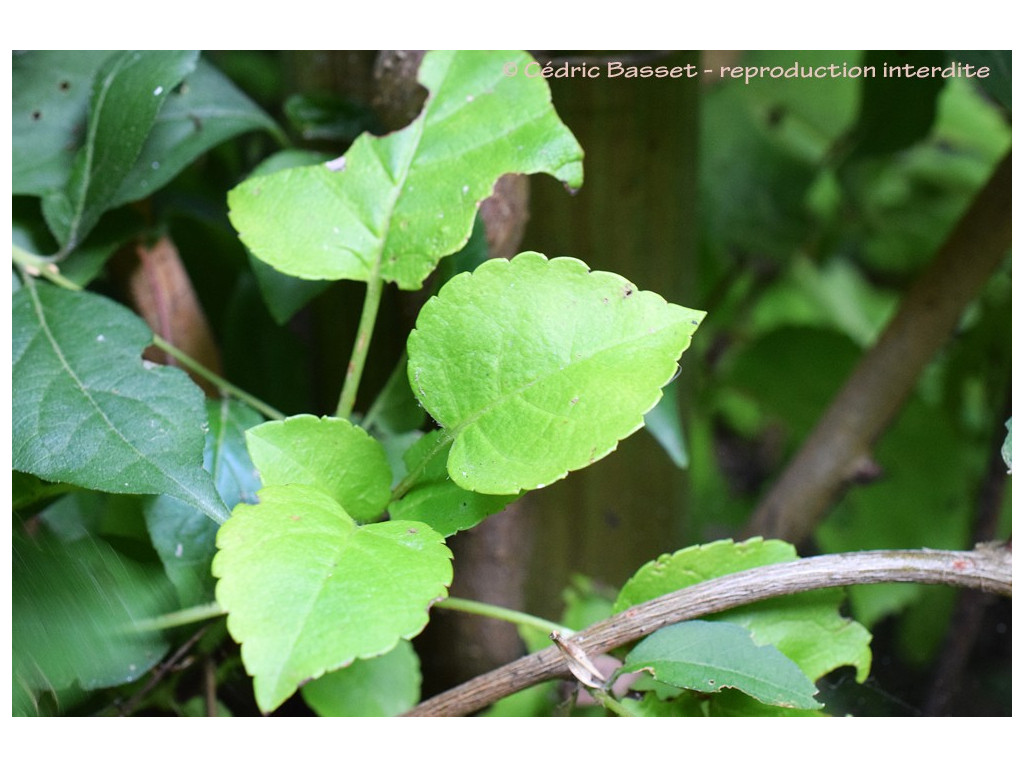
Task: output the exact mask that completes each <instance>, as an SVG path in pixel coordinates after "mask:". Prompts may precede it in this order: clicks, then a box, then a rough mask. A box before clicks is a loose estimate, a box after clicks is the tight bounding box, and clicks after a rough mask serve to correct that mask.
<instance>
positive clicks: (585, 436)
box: [408, 252, 704, 494]
mask: <svg viewBox="0 0 1024 768" xmlns="http://www.w3.org/2000/svg"><path fill="white" fill-rule="evenodd" d="M703 317H704V313H703V312H700V311H697V310H692V309H686V308H685V307H680V306H677V305H675V304H669V303H668V302H666V301H665V300H664V299H663V298H662V297H661V296H658V295H657V294H655V293H651V292H648V291H639V290H637V288H636V286H634V285H633V284H632V283H630V282H629V281H627V280H626V279H624V278H622V277H620V276H618V275H615V274H612V273H610V272H591V271H590V270H589V269H588V267H587V265H586V264H584V263H583V262H581V261H578V260H576V259H570V258H558V259H552V260H550V261H549V260H548V259H547V258H546V257H544V256H543V255H541V254H539V253H533V252H527V253H522V254H519V255H518V256H517V257H515V258H514V259H512V260H511V261H505V260H501V259H493V260H490V261H487V262H485V263H484V264H483V265H481V266H480V267H479V268H477V270H476V271H475V272H473V273H471V274H470V273H463V274H460V275H457V276H456V277H454V278H453V279H452V280H450V281H449V282H448V283H446V284H445V286H444V287H443V288H442V289H441V291H440V292H439V294H438V295H437V296H435V297H433V298H431V299H430V300H429V301H428V302H427V303H426V304H425V305H424V307H423V309H422V311H421V312H420V315H419V318H418V319H417V323H416V329H415V330H414V331H413V332H412V333H411V334H410V337H409V344H408V349H409V381H410V384H411V386H412V388H413V392H414V393H416V395H417V397H418V399H419V400H420V403H421V404H422V405H423V407H424V408H426V410H427V411H428V412H429V413H430V415H431V416H433V418H434V419H435V420H436V421H437V422H438V423H439V424H440V425H441V426H442V427H444V429H445V430H446V435H447V439H449V440H451V441H453V443H452V447H451V452H450V453H449V456H448V474H449V475H450V476H451V478H452V480H454V481H455V482H456V483H457V484H458V485H460V486H461V487H463V488H466V489H468V490H471V491H477V492H479V493H491V494H516V493H519V492H520V490H531V489H534V488H541V487H543V486H545V485H547V484H550V483H552V482H554V481H555V480H558V479H560V478H562V477H565V475H566V474H568V472H570V471H572V470H574V469H579V468H581V467H585V466H587V465H589V464H593V463H594V462H596V461H597V460H598V459H600V458H602V457H603V456H605V455H607V454H608V453H610V452H611V451H613V450H614V449H615V447H616V446H617V444H618V441H619V440H622V439H623V438H625V437H627V436H628V435H630V434H632V433H633V432H635V431H636V430H637V429H639V428H640V427H642V426H643V424H644V414H645V413H647V412H648V411H649V410H650V409H651V408H653V407H654V405H655V404H656V403H657V402H658V400H659V399H660V398H661V394H662V389H661V388H662V387H663V386H664V385H665V384H666V383H668V381H670V380H671V379H672V377H673V376H674V375H675V373H676V361H677V360H678V359H679V357H680V355H682V353H683V351H684V350H685V349H686V348H687V347H688V346H689V344H690V337H691V336H692V334H693V332H694V331H695V330H696V328H697V326H698V325H699V323H700V321H701V319H702V318H703Z"/></svg>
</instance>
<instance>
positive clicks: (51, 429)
mask: <svg viewBox="0 0 1024 768" xmlns="http://www.w3.org/2000/svg"><path fill="white" fill-rule="evenodd" d="M11 303H12V305H13V306H12V313H11V314H12V320H13V336H12V351H13V363H14V368H13V372H12V380H13V385H14V386H13V402H12V413H13V417H14V418H13V424H12V433H13V434H12V448H13V450H12V454H13V455H12V458H13V469H16V470H19V471H21V472H30V473H32V474H34V475H36V476H38V477H41V478H42V479H44V480H49V481H51V482H66V483H72V484H74V485H78V486H81V487H83V488H91V489H93V490H97V491H107V492H108V493H131V494H159V493H166V494H168V495H170V496H174V497H175V498H178V499H181V500H182V501H183V502H185V503H186V504H188V505H190V506H191V507H194V508H197V509H200V510H202V511H203V512H204V513H205V514H206V515H207V516H208V517H210V518H211V519H213V520H214V521H215V522H217V523H220V522H223V521H224V520H225V519H226V518H227V508H226V507H225V506H224V503H223V502H222V501H221V499H220V496H219V495H218V494H217V489H216V488H215V487H214V483H213V478H212V477H211V476H210V475H209V474H208V473H207V472H205V471H204V470H203V466H202V463H203V445H204V442H205V438H204V434H203V425H204V423H205V422H206V409H205V407H204V405H203V395H202V391H201V390H200V389H199V388H198V387H197V386H196V385H195V384H193V383H192V382H191V381H190V380H189V378H188V376H187V375H185V372H184V371H181V370H179V369H177V368H170V367H166V366H156V365H153V364H151V363H146V362H144V361H143V360H142V351H143V349H144V348H145V347H146V346H147V345H148V344H149V343H150V342H151V341H152V339H153V333H152V331H150V329H149V328H148V327H147V326H146V324H145V323H144V322H143V321H142V320H140V319H139V318H138V317H137V316H136V315H134V314H133V313H132V312H130V311H129V310H127V309H125V308H124V307H122V306H120V305H119V304H116V303H114V302H112V301H110V300H109V299H106V298H103V297H102V296H98V295H95V294H91V293H84V292H82V293H73V292H69V291H63V290H60V289H57V288H53V287H51V286H48V285H42V284H36V283H35V282H34V281H29V282H27V283H26V284H25V287H24V288H22V289H21V290H20V291H18V292H16V293H15V294H14V296H13V297H12V300H11Z"/></svg>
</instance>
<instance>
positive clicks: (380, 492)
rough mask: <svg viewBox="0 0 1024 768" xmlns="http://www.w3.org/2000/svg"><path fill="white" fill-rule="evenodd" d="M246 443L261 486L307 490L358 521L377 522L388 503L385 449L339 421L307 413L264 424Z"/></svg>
mask: <svg viewBox="0 0 1024 768" xmlns="http://www.w3.org/2000/svg"><path fill="white" fill-rule="evenodd" d="M245 440H246V444H247V445H248V446H249V455H250V456H252V461H253V464H255V465H256V469H257V470H259V473H260V476H261V477H262V479H263V484H264V485H266V486H271V485H289V484H293V483H297V484H299V485H308V486H311V487H313V488H316V489H318V490H320V491H322V492H323V493H326V494H327V495H328V496H330V497H331V498H332V499H334V500H335V501H336V502H338V504H340V505H341V506H342V507H343V508H344V509H345V511H346V512H347V513H348V514H349V515H351V516H352V517H353V518H354V519H356V520H358V521H360V522H362V521H366V520H373V519H374V518H376V517H379V516H380V514H381V512H383V511H384V508H385V507H386V506H387V503H388V501H389V500H390V499H391V466H390V465H389V464H388V459H387V455H386V454H385V453H384V447H383V446H382V445H381V444H380V443H378V442H377V441H376V440H374V439H373V438H372V437H370V436H369V435H368V434H366V432H365V431H363V430H362V429H360V428H359V427H357V426H354V425H352V424H350V423H349V422H347V421H345V420H344V419H336V418H329V417H324V418H320V419H318V418H317V417H316V416H310V415H308V414H306V415H301V416H292V417H291V418H288V419H285V420H284V421H268V422H266V423H264V424H261V425H259V426H257V427H253V428H252V429H250V430H249V431H248V432H247V433H246V436H245Z"/></svg>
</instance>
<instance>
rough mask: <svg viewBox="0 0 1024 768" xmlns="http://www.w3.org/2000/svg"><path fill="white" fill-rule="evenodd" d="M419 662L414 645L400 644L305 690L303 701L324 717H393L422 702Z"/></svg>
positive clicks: (352, 664) (307, 686)
mask: <svg viewBox="0 0 1024 768" xmlns="http://www.w3.org/2000/svg"><path fill="white" fill-rule="evenodd" d="M420 679H421V676H420V660H419V657H418V656H417V655H416V651H414V650H413V648H412V643H410V642H409V641H407V640H401V641H399V643H398V645H396V646H395V647H394V648H393V649H391V650H390V651H388V652H387V653H385V654H384V655H383V656H376V657H374V658H372V659H356V660H355V661H353V662H352V663H351V664H350V665H349V666H347V667H343V668H342V669H339V670H336V671H334V672H328V673H327V674H326V675H324V676H323V677H320V678H317V679H316V680H313V681H312V682H309V683H306V684H305V685H304V686H302V698H303V699H305V701H306V703H307V704H308V705H309V706H310V707H311V708H312V710H313V711H314V712H316V713H317V714H318V715H320V716H321V717H394V716H395V715H400V714H402V713H403V712H405V711H406V710H408V709H410V708H412V707H413V705H415V704H416V702H417V701H419V698H420Z"/></svg>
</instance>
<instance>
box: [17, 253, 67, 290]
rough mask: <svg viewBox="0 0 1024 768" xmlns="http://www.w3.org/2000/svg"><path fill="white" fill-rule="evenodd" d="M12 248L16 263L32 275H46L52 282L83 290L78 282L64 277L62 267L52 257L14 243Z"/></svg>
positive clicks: (64, 286)
mask: <svg viewBox="0 0 1024 768" xmlns="http://www.w3.org/2000/svg"><path fill="white" fill-rule="evenodd" d="M11 250H12V258H13V261H14V263H15V264H17V265H18V266H19V267H21V269H23V270H24V271H25V272H26V273H28V274H29V275H31V276H32V277H45V278H46V279H47V280H49V281H50V282H51V283H53V284H55V285H59V286H60V287H61V288H67V289H68V290H71V291H80V290H82V286H80V285H79V284H78V283H74V282H72V281H71V280H68V279H67V278H66V277H64V275H62V274H61V272H60V268H59V267H58V266H57V265H56V264H55V263H54V262H53V261H52V260H51V259H47V258H45V257H43V256H37V255H36V254H34V253H29V252H28V251H26V250H25V249H24V248H19V247H18V246H17V245H14V244H13V243H12V245H11Z"/></svg>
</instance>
